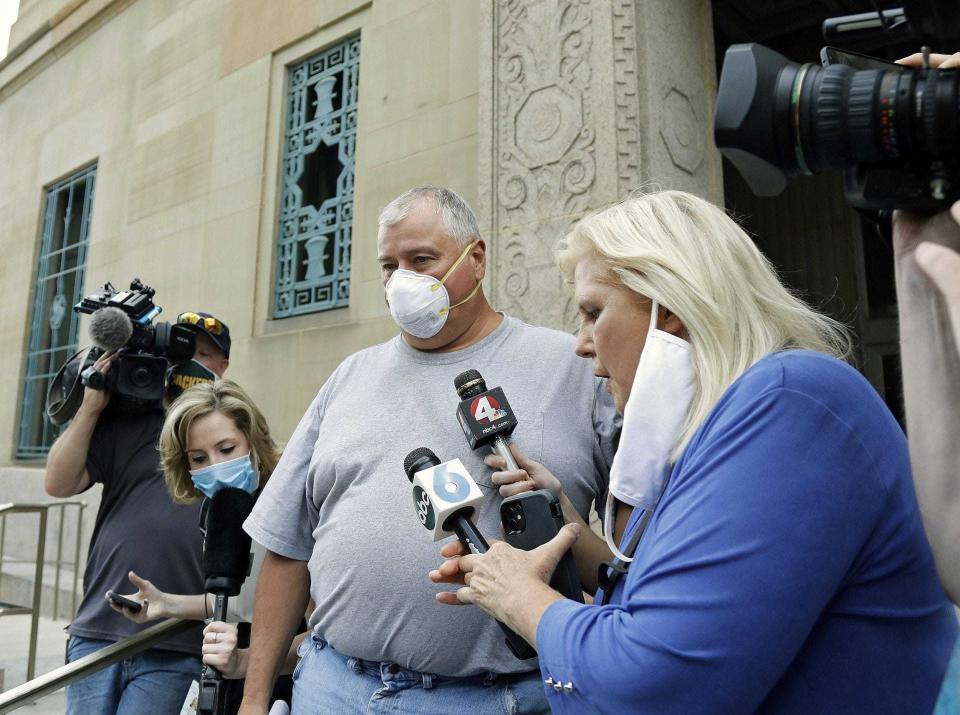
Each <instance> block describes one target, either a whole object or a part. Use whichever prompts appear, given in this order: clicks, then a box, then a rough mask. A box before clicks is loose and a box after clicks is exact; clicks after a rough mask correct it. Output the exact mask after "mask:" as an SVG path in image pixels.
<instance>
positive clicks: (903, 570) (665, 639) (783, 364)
mask: <svg viewBox="0 0 960 715" xmlns="http://www.w3.org/2000/svg"><path fill="white" fill-rule="evenodd" d="M560 264H561V267H562V269H563V271H564V273H565V274H566V275H567V276H568V277H569V278H572V279H573V281H574V283H575V286H576V297H577V304H578V307H579V312H580V318H581V327H580V331H579V336H578V342H577V352H578V354H579V355H581V356H582V357H584V358H587V359H590V360H592V362H593V365H594V370H595V372H596V374H598V375H601V376H605V377H607V378H608V381H609V389H610V391H611V393H612V395H613V397H614V400H615V402H616V403H617V406H618V409H620V410H621V411H623V413H624V426H623V434H622V436H621V440H620V445H619V448H618V452H617V455H616V457H615V460H614V465H613V468H612V470H611V477H610V496H609V500H608V504H607V510H606V514H605V519H604V521H605V526H606V533H607V535H608V536H607V540H608V543H609V545H610V547H611V550H612V551H613V552H614V553H615V554H616V555H618V556H619V557H622V559H621V560H626V559H627V558H630V557H631V556H632V560H631V561H629V568H628V570H627V572H626V574H625V575H624V576H623V577H622V578H620V579H619V581H617V582H616V585H615V586H614V588H613V589H612V590H610V592H609V593H605V592H604V591H603V590H602V589H601V590H600V591H598V594H597V596H598V601H597V602H596V603H594V604H590V605H587V604H580V603H575V602H573V601H569V600H565V599H563V597H562V596H561V595H560V594H559V593H556V592H555V591H553V590H551V589H550V587H549V586H548V585H547V581H548V580H549V575H550V573H551V571H552V569H553V567H554V566H555V564H556V562H557V559H558V558H559V557H560V555H561V554H562V553H563V552H564V551H565V550H566V549H567V548H569V547H570V546H571V545H574V544H575V542H576V545H575V546H574V549H575V551H576V552H578V553H577V556H578V562H580V563H581V564H582V563H583V561H584V560H583V559H582V557H583V554H584V553H585V552H586V551H590V552H593V553H596V552H597V551H596V541H597V538H598V537H595V536H594V535H593V534H592V533H590V532H589V530H587V529H585V528H584V525H582V524H579V525H578V524H571V525H568V526H566V527H565V528H564V529H563V530H562V531H561V533H560V535H559V536H558V537H557V538H556V539H554V541H552V542H550V543H549V544H547V545H545V546H544V547H541V548H540V549H538V550H536V551H534V552H522V551H517V550H516V549H512V548H511V547H509V546H507V545H505V544H498V545H495V546H494V547H493V548H491V550H490V552H489V553H488V554H486V555H483V556H477V555H467V556H461V555H459V548H458V546H457V545H455V544H451V545H448V546H446V547H445V548H444V550H443V552H442V553H443V555H444V556H446V557H448V560H447V561H445V562H444V563H443V564H442V565H441V566H440V568H439V569H438V570H436V571H434V572H432V573H431V578H432V579H433V580H434V581H437V582H451V583H455V584H458V585H460V586H461V587H460V588H459V589H458V590H457V591H446V592H442V593H440V594H438V600H440V601H441V602H443V603H448V604H476V605H478V606H480V607H481V608H482V609H484V610H485V611H487V612H488V613H490V614H491V615H493V616H495V617H496V618H498V619H500V620H502V621H504V622H505V623H506V624H507V625H509V626H510V627H511V628H513V629H514V630H515V631H517V632H518V633H520V634H521V635H522V636H524V637H525V638H526V639H527V640H528V641H529V642H530V643H531V644H533V645H534V646H535V647H536V648H537V650H538V651H539V654H540V668H541V671H542V676H543V679H544V681H545V688H546V690H547V694H548V697H549V698H550V704H551V707H552V708H553V710H554V712H562V713H589V712H610V713H621V712H630V713H643V712H657V713H660V712H676V713H684V714H690V713H747V712H776V713H798V714H800V713H804V714H806V713H815V712H830V713H838V712H840V713H842V712H857V713H861V712H869V713H874V714H875V713H903V712H918V713H919V712H929V711H930V709H931V708H932V707H933V704H934V702H935V700H936V696H937V692H938V690H939V687H940V682H941V681H942V679H943V674H944V671H945V669H946V665H947V661H948V658H949V655H950V650H951V647H952V645H953V642H954V640H955V638H956V634H957V625H956V618H955V616H954V614H953V611H952V608H951V607H950V605H949V603H948V602H947V600H946V598H945V597H944V594H943V592H942V590H941V588H940V584H939V582H938V580H937V574H936V571H935V570H934V566H933V561H932V557H931V554H930V549H929V546H928V544H927V540H926V537H925V535H924V532H923V527H922V525H921V522H920V517H919V513H918V510H917V504H916V498H915V495H914V491H913V486H912V483H911V475H910V466H909V461H908V457H907V445H906V440H905V437H904V435H903V432H902V431H901V430H900V427H899V426H898V424H897V422H896V421H895V419H894V418H893V416H892V415H891V414H890V412H889V411H888V410H887V408H886V407H885V405H884V404H883V402H882V401H881V400H880V398H879V396H878V395H877V393H876V391H875V390H874V389H873V388H872V387H871V386H870V385H869V384H868V383H867V382H866V380H864V379H863V377H862V376H861V375H860V374H859V373H857V372H856V371H855V370H854V369H853V368H851V367H849V366H848V365H846V364H844V363H843V362H842V361H841V360H840V359H838V358H841V357H843V356H844V355H845V354H846V352H847V349H848V345H849V343H848V341H847V339H846V336H845V333H844V331H843V329H842V328H841V327H840V326H839V325H837V324H836V323H834V322H833V321H832V320H830V319H828V318H826V317H824V316H822V315H820V314H818V313H816V312H815V311H813V310H811V309H810V308H809V307H808V306H806V305H805V304H804V303H803V302H802V301H800V300H798V299H797V298H796V297H794V296H792V295H791V294H790V293H789V292H788V291H787V289H786V288H784V286H783V285H782V284H781V283H780V281H779V279H778V277H777V275H776V272H775V271H774V269H773V267H772V266H771V265H770V264H769V262H768V261H766V259H765V258H764V257H763V256H762V254H761V253H760V252H759V250H757V248H756V247H755V246H754V244H753V242H752V241H751V240H750V238H749V237H748V236H747V235H746V234H745V233H744V232H743V231H742V230H741V229H740V228H739V227H738V226H737V225H736V224H735V223H734V222H733V221H732V220H730V219H729V218H728V217H727V216H726V214H725V213H724V212H723V211H722V210H720V209H718V208H716V207H715V206H713V205H711V204H709V203H708V202H706V201H703V200H701V199H699V198H697V197H695V196H692V195H689V194H685V193H682V192H672V191H671V192H660V193H655V194H649V195H645V196H640V197H636V198H631V199H629V200H627V201H624V202H623V203H621V204H618V205H616V206H613V207H611V208H609V209H606V210H605V211H601V212H599V213H597V214H595V215H592V216H589V217H587V218H585V219H583V220H582V221H581V222H580V223H579V224H578V225H577V226H575V227H574V229H573V230H572V231H571V233H570V235H569V236H568V237H567V239H566V240H565V242H564V244H563V246H562V248H561V251H560ZM518 462H519V463H520V465H521V467H523V468H524V470H523V471H519V472H499V473H497V474H496V475H495V481H498V482H499V483H500V484H502V485H504V486H503V487H502V488H501V493H503V494H507V493H512V492H515V491H519V490H522V489H525V488H529V480H532V481H533V482H534V483H535V484H536V486H539V487H545V488H551V489H553V490H554V491H556V492H558V493H559V491H560V490H559V486H558V483H557V481H556V479H555V478H554V477H553V475H551V474H550V473H549V472H547V471H546V470H545V469H544V468H543V467H542V466H541V465H539V464H537V463H535V462H532V461H530V460H527V459H526V458H524V457H523V455H519V456H518ZM562 498H563V496H562V494H561V499H562ZM646 513H649V514H650V516H649V520H648V521H647V523H646V525H645V530H644V531H643V532H642V536H640V537H639V541H638V542H636V547H635V551H634V553H633V554H629V553H624V552H625V551H632V550H633V549H631V548H630V547H629V546H628V544H630V542H631V541H635V538H634V537H636V536H637V534H638V533H640V528H641V524H642V523H643V522H644V518H643V517H644V515H645V514H646ZM578 537H579V538H578ZM594 565H598V564H594ZM582 571H583V575H584V576H588V575H589V567H586V568H582ZM600 603H602V604H603V605H598V604H600Z"/></svg>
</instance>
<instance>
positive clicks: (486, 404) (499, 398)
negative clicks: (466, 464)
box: [453, 370, 520, 469]
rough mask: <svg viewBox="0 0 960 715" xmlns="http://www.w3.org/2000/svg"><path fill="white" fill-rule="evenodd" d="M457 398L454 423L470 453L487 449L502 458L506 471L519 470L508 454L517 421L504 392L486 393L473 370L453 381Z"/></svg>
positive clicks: (484, 383)
mask: <svg viewBox="0 0 960 715" xmlns="http://www.w3.org/2000/svg"><path fill="white" fill-rule="evenodd" d="M453 385H454V387H456V388H457V394H458V395H460V400H461V402H460V405H459V406H458V407H457V420H458V421H459V422H460V427H461V428H462V429H463V434H464V435H465V436H466V438H467V442H468V443H469V444H470V448H471V449H476V448H477V447H480V446H482V445H485V444H488V445H490V449H491V451H492V452H493V453H494V454H496V455H498V456H500V457H503V458H504V460H505V461H506V463H507V469H520V467H519V466H518V465H517V460H515V459H514V458H513V453H512V452H511V451H510V443H509V442H508V441H507V437H509V436H510V433H511V432H513V430H514V429H515V428H516V426H517V417H516V415H515V414H514V412H513V410H512V409H510V403H509V402H507V397H506V395H504V394H503V389H502V388H499V387H495V388H493V389H492V390H488V389H487V383H486V382H484V380H483V377H481V376H480V373H479V372H477V371H476V370H466V371H464V372H461V373H460V374H459V375H457V376H456V377H455V378H454V379H453Z"/></svg>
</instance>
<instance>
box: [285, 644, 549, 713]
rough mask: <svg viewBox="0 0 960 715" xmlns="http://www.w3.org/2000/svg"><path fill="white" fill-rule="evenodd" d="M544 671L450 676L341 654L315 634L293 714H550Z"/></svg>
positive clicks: (299, 672)
mask: <svg viewBox="0 0 960 715" xmlns="http://www.w3.org/2000/svg"><path fill="white" fill-rule="evenodd" d="M543 688H544V686H543V680H542V679H541V677H540V671H539V670H536V671H533V672H531V673H521V674H519V675H499V676H498V675H494V674H490V675H486V676H484V675H480V676H476V677H473V678H450V677H444V676H439V675H430V674H428V673H419V672H416V671H412V670H405V669H403V668H400V667H399V666H397V665H394V664H391V663H375V662H372V661H367V660H360V659H359V658H350V657H348V656H346V655H344V654H342V653H338V652H337V651H335V650H334V649H333V648H331V647H330V646H329V645H327V643H326V642H324V641H323V640H321V639H320V638H318V637H317V636H312V637H310V638H305V639H304V640H303V643H302V644H301V645H300V662H299V663H297V668H296V670H295V671H294V674H293V711H292V712H293V715H315V713H365V714H366V715H373V714H374V713H403V714H404V715H420V714H421V713H422V714H423V715H426V714H427V713H429V714H430V715H449V714H453V713H469V714H470V715H540V714H541V713H549V712H550V706H549V705H548V704H547V698H546V694H545V693H544V689H543Z"/></svg>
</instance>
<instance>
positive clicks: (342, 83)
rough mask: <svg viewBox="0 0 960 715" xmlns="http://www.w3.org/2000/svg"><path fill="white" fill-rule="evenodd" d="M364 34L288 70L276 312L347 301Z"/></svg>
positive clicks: (297, 311)
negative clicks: (361, 51)
mask: <svg viewBox="0 0 960 715" xmlns="http://www.w3.org/2000/svg"><path fill="white" fill-rule="evenodd" d="M359 73H360V38H359V37H352V38H350V39H348V40H346V41H344V42H342V43H340V44H338V45H336V46H334V47H331V48H329V49H327V50H325V51H324V52H321V53H320V54H318V55H314V56H313V57H311V58H310V59H308V60H306V61H304V62H301V63H300V64H297V65H293V66H291V67H290V70H289V86H288V88H287V117H286V125H285V130H284V147H283V188H282V192H281V197H280V226H279V233H278V238H277V272H276V281H275V285H274V306H273V317H274V318H286V317H289V316H292V315H301V314H303V313H314V312H317V311H321V310H330V309H332V308H340V307H343V306H346V305H348V304H349V302H350V234H351V230H352V228H353V157H354V152H355V150H356V136H357V81H358V78H359Z"/></svg>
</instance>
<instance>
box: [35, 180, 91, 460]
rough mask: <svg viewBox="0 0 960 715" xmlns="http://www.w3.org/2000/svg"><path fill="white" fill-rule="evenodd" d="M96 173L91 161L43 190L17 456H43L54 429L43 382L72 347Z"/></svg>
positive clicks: (77, 326) (56, 431)
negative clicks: (45, 192)
mask: <svg viewBox="0 0 960 715" xmlns="http://www.w3.org/2000/svg"><path fill="white" fill-rule="evenodd" d="M96 175H97V167H96V166H91V167H89V168H87V169H84V170H83V171H81V172H79V173H77V174H74V175H73V176H71V177H69V178H67V179H64V180H63V181H59V182H57V183H56V184H54V185H53V186H50V187H49V188H48V189H47V197H46V204H45V206H44V212H43V236H42V238H41V243H40V258H39V260H38V265H37V283H36V286H35V287H34V291H33V313H32V316H31V320H30V343H29V347H28V349H27V373H26V378H25V383H26V384H25V385H24V390H23V403H22V408H21V409H22V411H21V413H20V434H19V437H18V439H17V457H21V458H32V457H43V456H44V455H46V454H47V452H48V451H49V450H50V445H51V444H53V440H54V439H55V438H56V436H57V434H58V433H59V430H58V428H56V427H54V426H53V424H51V423H50V421H49V420H48V419H47V414H46V400H47V386H48V385H49V384H50V380H51V379H52V378H53V376H54V375H56V373H57V371H58V370H59V369H60V367H61V366H62V365H63V363H65V362H66V361H67V359H68V358H69V357H70V356H71V355H73V353H74V352H76V350H77V332H78V328H79V325H80V316H79V315H77V314H76V313H74V312H73V306H74V305H75V304H76V303H77V302H78V301H79V300H80V299H81V298H83V275H84V268H85V267H86V263H87V237H88V236H89V233H90V212H91V209H92V208H93V185H94V181H95V179H96Z"/></svg>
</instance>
